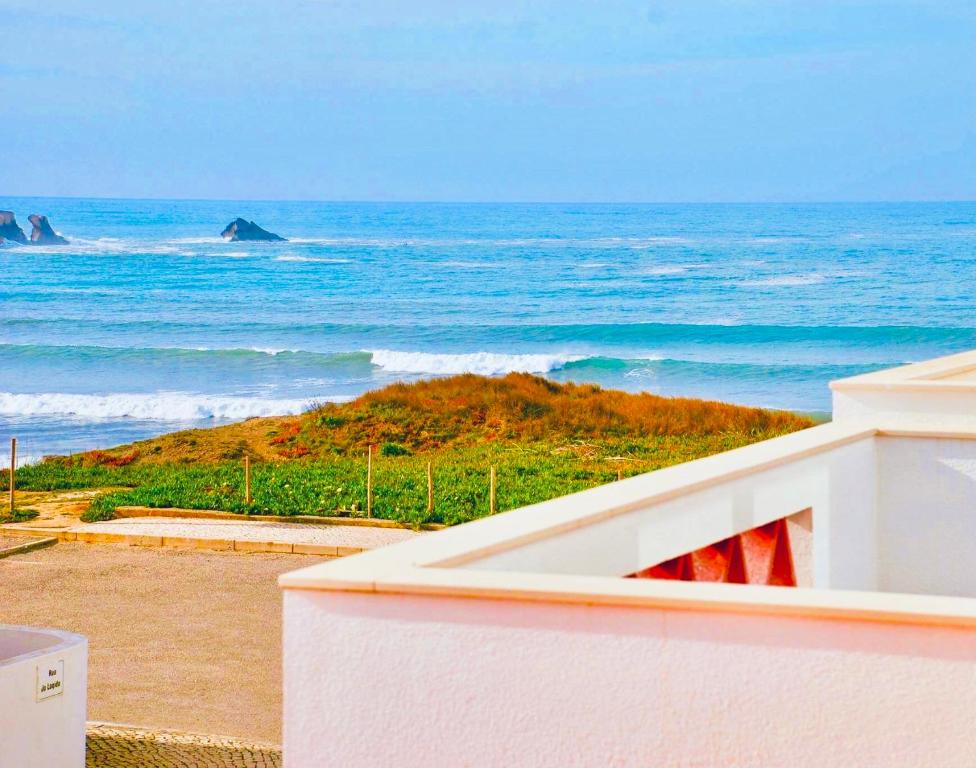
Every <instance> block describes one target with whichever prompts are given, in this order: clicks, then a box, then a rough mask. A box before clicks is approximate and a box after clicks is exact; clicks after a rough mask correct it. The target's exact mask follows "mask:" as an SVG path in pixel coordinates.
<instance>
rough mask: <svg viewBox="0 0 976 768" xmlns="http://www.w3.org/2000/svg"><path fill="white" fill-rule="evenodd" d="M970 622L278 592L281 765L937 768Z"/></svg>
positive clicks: (972, 707) (951, 750) (946, 753)
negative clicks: (954, 625) (949, 624)
mask: <svg viewBox="0 0 976 768" xmlns="http://www.w3.org/2000/svg"><path fill="white" fill-rule="evenodd" d="M972 643H973V632H972V631H960V630H959V629H948V628H941V627H933V626H926V627H915V626H910V625H904V624H880V623H874V622H863V621H846V620H838V619H831V620H822V619H817V618H813V617H810V618H802V619H797V618H785V617H781V616H771V615H748V614H732V613H717V612H707V613H700V612H695V611H687V610H685V611H666V610H659V609H650V608H636V607H635V608H624V607H610V606H584V605H566V604H547V603H532V602H517V601H504V600H478V599H457V598H448V597H422V596H410V595H380V594H359V593H340V592H311V591H308V592H306V591H297V590H286V591H285V596H284V658H285V679H284V749H285V765H286V766H287V768H320V767H321V766H342V768H376V767H377V766H397V767H398V768H414V767H416V768H432V767H434V766H436V767H437V768H441V767H442V766H443V767H444V768H448V767H452V766H477V767H478V768H495V767H496V766H497V767H498V768H512V767H513V766H519V768H526V767H527V768H537V767H538V768H548V767H549V766H552V767H554V768H555V767H556V766H558V767H559V768H573V767H574V766H586V767H587V768H590V767H596V766H600V767H601V768H602V766H611V765H612V766H616V767H617V768H629V767H631V766H633V767H635V768H636V767H638V766H639V767H640V768H645V767H646V766H671V767H675V768H676V767H680V766H698V767H699V768H701V767H703V766H729V765H739V766H790V768H805V767H806V766H810V767H811V768H813V767H815V768H824V766H845V765H850V766H888V767H891V766H895V767H897V766H905V768H909V767H910V768H918V766H939V768H955V767H956V766H958V767H959V768H963V766H965V767H966V768H969V766H971V765H972V758H973V755H976V729H974V728H973V727H972V713H973V712H974V711H976V661H974V657H973V653H972V647H973V646H972Z"/></svg>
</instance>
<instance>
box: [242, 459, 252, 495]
mask: <svg viewBox="0 0 976 768" xmlns="http://www.w3.org/2000/svg"><path fill="white" fill-rule="evenodd" d="M244 503H245V504H248V505H250V503H251V457H250V456H245V457H244Z"/></svg>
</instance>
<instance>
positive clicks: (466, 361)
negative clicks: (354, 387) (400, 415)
mask: <svg viewBox="0 0 976 768" xmlns="http://www.w3.org/2000/svg"><path fill="white" fill-rule="evenodd" d="M368 351H369V353H370V354H371V355H372V356H373V357H372V362H373V365H378V366H379V367H381V368H384V369H386V370H388V371H395V372H397V373H433V374H445V375H449V374H456V373H479V374H482V375H483V376H497V375H499V374H502V373H511V372H512V371H524V372H526V373H548V372H549V371H555V370H558V369H560V368H562V367H563V366H564V365H566V363H571V362H573V361H575V360H582V359H583V358H582V356H580V355H560V354H537V355H505V354H500V353H496V352H472V353H469V354H458V355H449V354H437V353H433V352H400V351H397V350H393V349H374V350H368Z"/></svg>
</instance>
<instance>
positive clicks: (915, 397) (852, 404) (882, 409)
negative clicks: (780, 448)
mask: <svg viewBox="0 0 976 768" xmlns="http://www.w3.org/2000/svg"><path fill="white" fill-rule="evenodd" d="M974 414H976V387H974V388H973V391H970V392H966V391H946V390H939V389H936V388H931V389H929V390H928V391H906V390H904V389H884V388H883V387H880V386H879V387H878V388H877V389H848V390H840V391H834V393H833V413H832V417H833V420H834V421H835V422H839V421H847V420H859V419H868V420H874V421H876V420H877V419H878V418H879V417H892V418H901V417H904V416H919V415H926V416H935V417H945V416H954V417H959V418H962V419H966V420H968V421H970V422H972V419H973V415H974Z"/></svg>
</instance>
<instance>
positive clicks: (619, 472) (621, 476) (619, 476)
mask: <svg viewBox="0 0 976 768" xmlns="http://www.w3.org/2000/svg"><path fill="white" fill-rule="evenodd" d="M623 479H624V471H623V470H622V469H619V468H618V469H617V480H623Z"/></svg>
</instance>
